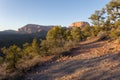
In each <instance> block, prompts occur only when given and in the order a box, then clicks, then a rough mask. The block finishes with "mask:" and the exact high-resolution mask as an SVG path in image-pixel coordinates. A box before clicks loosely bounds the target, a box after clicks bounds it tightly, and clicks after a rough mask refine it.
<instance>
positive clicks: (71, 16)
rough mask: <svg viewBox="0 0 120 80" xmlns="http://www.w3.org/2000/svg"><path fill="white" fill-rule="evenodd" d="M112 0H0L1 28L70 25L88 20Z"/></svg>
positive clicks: (15, 28)
mask: <svg viewBox="0 0 120 80" xmlns="http://www.w3.org/2000/svg"><path fill="white" fill-rule="evenodd" d="M109 1H110V0H0V30H5V29H14V30H17V29H18V28H20V27H22V26H24V25H26V24H40V25H62V26H69V25H70V24H71V23H72V22H75V21H88V22H90V20H89V19H88V18H89V17H90V15H91V14H92V13H94V11H95V10H99V9H102V8H103V7H104V6H105V4H107V3H108V2H109Z"/></svg>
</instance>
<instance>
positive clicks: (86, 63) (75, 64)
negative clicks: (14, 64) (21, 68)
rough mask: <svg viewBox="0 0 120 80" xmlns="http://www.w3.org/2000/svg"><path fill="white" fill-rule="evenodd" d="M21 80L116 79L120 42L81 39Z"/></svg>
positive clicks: (119, 76)
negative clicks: (64, 54)
mask: <svg viewBox="0 0 120 80" xmlns="http://www.w3.org/2000/svg"><path fill="white" fill-rule="evenodd" d="M24 79H25V80H120V45H118V43H115V42H108V41H99V42H94V41H84V42H81V43H80V45H79V46H78V47H77V48H75V49H73V50H72V51H71V55H69V56H63V57H61V58H59V59H57V60H55V61H52V62H50V63H46V64H45V65H44V66H42V67H41V66H40V67H37V68H36V69H35V70H32V71H31V72H29V73H27V74H26V75H25V76H24Z"/></svg>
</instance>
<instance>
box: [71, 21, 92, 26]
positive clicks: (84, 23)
mask: <svg viewBox="0 0 120 80" xmlns="http://www.w3.org/2000/svg"><path fill="white" fill-rule="evenodd" d="M84 26H90V24H89V23H88V22H85V21H80V22H73V23H72V24H71V25H70V27H72V28H73V27H84Z"/></svg>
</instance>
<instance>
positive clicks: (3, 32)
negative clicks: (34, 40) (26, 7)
mask: <svg viewBox="0 0 120 80" xmlns="http://www.w3.org/2000/svg"><path fill="white" fill-rule="evenodd" d="M16 33H18V32H17V31H15V30H4V31H0V34H16Z"/></svg>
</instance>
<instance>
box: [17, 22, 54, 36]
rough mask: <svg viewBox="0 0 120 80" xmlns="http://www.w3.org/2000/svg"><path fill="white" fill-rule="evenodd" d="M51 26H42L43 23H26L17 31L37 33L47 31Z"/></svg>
mask: <svg viewBox="0 0 120 80" xmlns="http://www.w3.org/2000/svg"><path fill="white" fill-rule="evenodd" d="M52 27H53V26H43V25H38V24H27V25H25V26H23V27H22V28H19V29H18V32H19V33H28V34H31V33H37V32H41V31H48V30H50V29H51V28H52Z"/></svg>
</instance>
